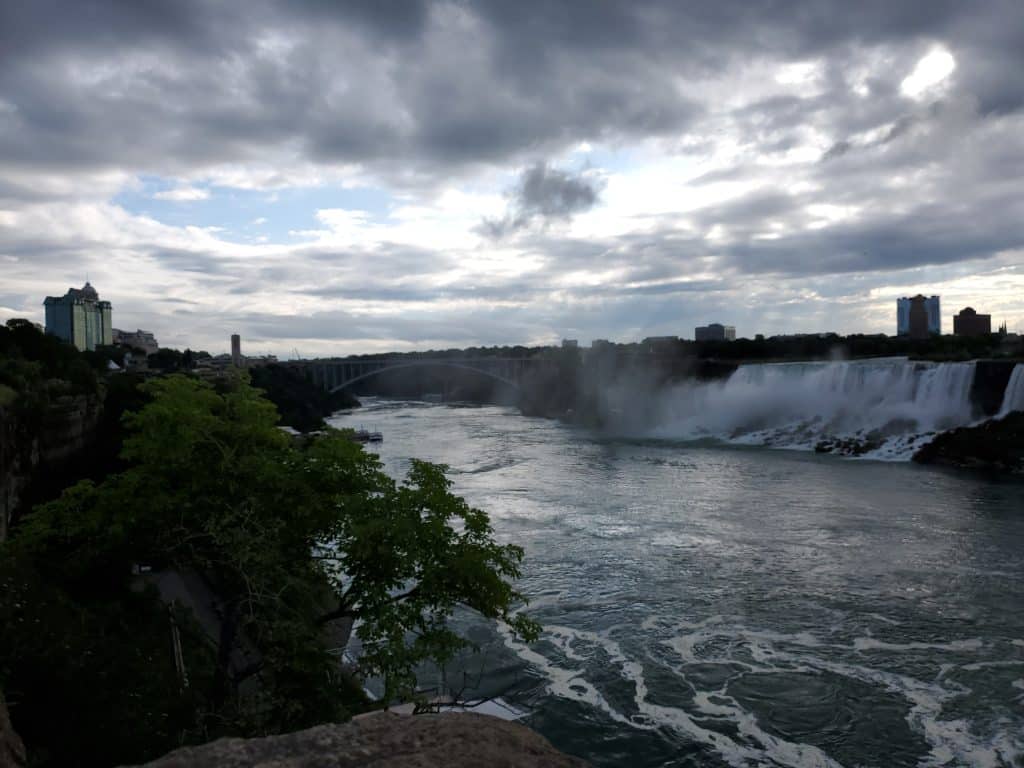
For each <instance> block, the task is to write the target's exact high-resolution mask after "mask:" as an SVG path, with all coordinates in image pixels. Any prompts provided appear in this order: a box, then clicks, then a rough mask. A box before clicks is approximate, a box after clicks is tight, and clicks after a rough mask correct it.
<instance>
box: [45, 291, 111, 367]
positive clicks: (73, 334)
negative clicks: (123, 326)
mask: <svg viewBox="0 0 1024 768" xmlns="http://www.w3.org/2000/svg"><path fill="white" fill-rule="evenodd" d="M43 306H45V307H46V332H47V333H50V334H53V335H54V336H57V337H58V338H61V339H63V340H64V341H66V342H68V343H69V344H74V345H75V346H76V347H77V348H78V349H80V350H82V351H83V352H84V351H85V350H88V349H96V347H98V346H101V345H107V346H109V345H110V344H113V343H114V334H113V327H112V325H111V306H110V302H109V301H100V297H99V294H97V293H96V289H95V288H93V287H92V286H91V285H89V283H88V282H86V284H85V285H84V286H82V287H81V288H69V289H68V292H67V293H66V294H64V295H63V296H59V297H58V296H47V297H46V300H45V301H44V302H43Z"/></svg>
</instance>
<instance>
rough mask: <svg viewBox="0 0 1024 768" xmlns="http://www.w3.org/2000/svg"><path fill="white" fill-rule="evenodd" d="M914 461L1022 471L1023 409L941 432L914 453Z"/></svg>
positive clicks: (1019, 472) (1023, 459)
mask: <svg viewBox="0 0 1024 768" xmlns="http://www.w3.org/2000/svg"><path fill="white" fill-rule="evenodd" d="M914 461H917V462H920V463H922V464H941V465H944V466H950V467H963V468H968V469H992V470H997V471H1000V472H1013V473H1016V474H1024V412H1021V411H1015V412H1014V413H1011V414H1009V415H1008V416H1006V417H1004V418H1002V419H993V420H992V421H986V422H985V423H984V424H979V425H978V426H976V427H960V428H959V429H954V430H951V431H949V432H944V433H943V434H941V435H939V436H938V437H936V438H935V439H934V440H933V441H932V442H930V443H928V444H927V445H925V446H923V447H922V448H921V449H920V450H919V451H918V452H917V453H915V454H914Z"/></svg>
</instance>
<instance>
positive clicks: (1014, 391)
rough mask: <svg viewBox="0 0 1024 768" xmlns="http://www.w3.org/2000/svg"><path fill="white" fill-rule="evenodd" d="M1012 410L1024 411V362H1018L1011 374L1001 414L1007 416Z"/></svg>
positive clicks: (1000, 410)
mask: <svg viewBox="0 0 1024 768" xmlns="http://www.w3.org/2000/svg"><path fill="white" fill-rule="evenodd" d="M1010 411H1024V363H1017V365H1015V366H1014V368H1013V373H1011V374H1010V381H1009V383H1008V384H1007V385H1006V394H1004V395H1003V406H1002V408H1000V409H999V416H1000V417H1002V416H1005V415H1006V414H1008V413H1010Z"/></svg>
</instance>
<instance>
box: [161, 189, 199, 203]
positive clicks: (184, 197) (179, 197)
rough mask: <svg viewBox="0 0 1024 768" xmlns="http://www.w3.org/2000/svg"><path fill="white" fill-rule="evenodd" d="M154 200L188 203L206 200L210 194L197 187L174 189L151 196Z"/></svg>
mask: <svg viewBox="0 0 1024 768" xmlns="http://www.w3.org/2000/svg"><path fill="white" fill-rule="evenodd" d="M153 198H154V199H155V200H172V201H174V202H176V203H190V202H194V201H196V200H208V199H209V198H210V192H209V190H206V189H199V188H198V187H175V188H174V189H164V190H161V191H160V192H157V193H156V194H155V195H153Z"/></svg>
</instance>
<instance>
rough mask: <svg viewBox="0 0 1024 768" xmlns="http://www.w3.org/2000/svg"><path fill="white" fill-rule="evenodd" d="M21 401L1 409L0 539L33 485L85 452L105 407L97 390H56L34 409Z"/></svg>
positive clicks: (54, 474)
mask: <svg viewBox="0 0 1024 768" xmlns="http://www.w3.org/2000/svg"><path fill="white" fill-rule="evenodd" d="M54 388H55V389H56V388H58V387H57V385H54ZM17 406H18V404H17V402H15V403H12V404H10V405H8V406H6V407H3V408H0V541H3V540H4V539H6V538H7V531H8V530H9V528H10V525H11V523H12V522H13V521H14V519H15V516H16V515H17V514H18V511H19V507H20V506H21V505H22V503H23V502H24V501H25V494H26V491H27V490H28V488H29V485H30V484H31V483H32V482H33V481H35V482H40V483H45V482H47V477H53V476H56V475H58V474H59V473H61V472H62V471H63V469H64V467H65V466H66V465H67V463H68V462H69V461H70V460H72V459H73V458H74V457H76V456H78V455H80V454H81V453H83V452H84V451H85V450H86V449H87V448H88V446H89V445H90V444H91V442H92V441H93V439H94V438H95V435H96V429H97V425H98V424H99V420H100V416H101V414H102V412H103V408H102V405H101V400H100V398H99V397H97V396H94V395H70V394H55V395H54V396H53V397H52V398H50V399H49V401H48V402H47V403H46V404H45V405H43V406H41V407H40V408H39V410H33V411H26V410H24V409H19V408H18V407H17Z"/></svg>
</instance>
